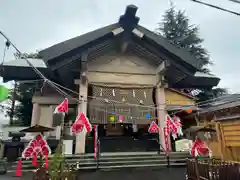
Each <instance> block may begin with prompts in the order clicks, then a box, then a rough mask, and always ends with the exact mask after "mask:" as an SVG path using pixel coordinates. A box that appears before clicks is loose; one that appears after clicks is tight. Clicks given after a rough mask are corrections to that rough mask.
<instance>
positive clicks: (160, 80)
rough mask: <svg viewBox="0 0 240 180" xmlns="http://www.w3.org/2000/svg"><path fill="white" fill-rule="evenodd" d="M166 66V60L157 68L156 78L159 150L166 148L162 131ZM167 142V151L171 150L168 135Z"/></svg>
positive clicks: (164, 111) (165, 110)
mask: <svg viewBox="0 0 240 180" xmlns="http://www.w3.org/2000/svg"><path fill="white" fill-rule="evenodd" d="M166 68H167V62H166V61H163V62H162V63H161V64H160V65H159V66H158V68H157V74H156V77H157V78H156V80H157V86H156V104H157V117H158V125H159V127H160V133H159V143H160V150H166V144H165V136H164V132H163V128H164V127H165V120H166V115H167V107H166V99H165V98H166V97H165V88H166V87H167V82H166V80H165V79H164V72H165V70H166ZM168 143H169V151H171V141H170V137H169V138H168Z"/></svg>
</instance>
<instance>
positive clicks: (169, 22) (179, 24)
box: [156, 4, 228, 101]
mask: <svg viewBox="0 0 240 180" xmlns="http://www.w3.org/2000/svg"><path fill="white" fill-rule="evenodd" d="M156 33H157V34H159V35H161V36H163V37H165V38H166V39H168V40H169V41H170V42H171V43H172V44H174V45H176V46H177V47H179V48H185V49H187V50H188V51H189V52H190V53H191V54H192V55H193V56H195V57H196V58H197V59H200V60H202V61H203V63H202V67H201V71H202V72H205V73H210V70H209V65H212V61H211V60H210V56H209V53H208V51H207V50H206V49H205V48H204V47H203V46H202V43H203V41H204V40H203V39H202V38H200V36H199V27H198V26H196V25H194V24H190V21H189V18H188V17H187V16H186V15H185V11H181V10H176V8H175V7H174V5H173V4H171V7H170V8H169V9H168V10H166V11H165V13H164V15H163V19H162V21H161V22H160V23H158V27H157V29H156ZM227 93H228V91H227V89H224V88H213V89H202V90H201V91H200V93H199V94H198V95H197V97H198V101H205V100H208V99H212V98H215V97H218V96H221V95H223V94H227Z"/></svg>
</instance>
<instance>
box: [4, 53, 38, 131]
mask: <svg viewBox="0 0 240 180" xmlns="http://www.w3.org/2000/svg"><path fill="white" fill-rule="evenodd" d="M14 56H15V58H16V59H23V58H38V53H23V54H21V55H20V54H19V53H15V54H14ZM35 88H36V84H35V83H16V86H15V87H13V88H12V89H11V90H10V94H11V96H10V98H9V100H8V102H7V105H6V106H1V107H0V111H4V112H5V114H6V116H7V117H9V118H10V122H9V123H10V125H13V124H15V125H22V126H30V124H31V118H32V97H33V94H34V92H35Z"/></svg>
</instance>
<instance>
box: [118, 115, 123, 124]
mask: <svg viewBox="0 0 240 180" xmlns="http://www.w3.org/2000/svg"><path fill="white" fill-rule="evenodd" d="M123 121H124V116H122V115H121V116H119V122H120V123H122V122H123Z"/></svg>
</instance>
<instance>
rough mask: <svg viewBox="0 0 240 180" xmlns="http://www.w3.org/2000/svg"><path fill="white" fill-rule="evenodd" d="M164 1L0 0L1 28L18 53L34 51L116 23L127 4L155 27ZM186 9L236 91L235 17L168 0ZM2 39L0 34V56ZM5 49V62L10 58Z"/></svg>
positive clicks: (239, 69) (222, 0)
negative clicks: (19, 51) (133, 6)
mask: <svg viewBox="0 0 240 180" xmlns="http://www.w3.org/2000/svg"><path fill="white" fill-rule="evenodd" d="M202 1H204V2H208V3H212V4H215V5H220V6H221V7H224V8H228V9H231V10H234V11H237V12H240V4H236V3H232V2H230V1H228V0H202ZM169 2H170V1H168V0H150V1H146V0H121V1H110V0H85V1H83V0H50V1H49V0H41V1H39V0H22V1H20V0H0V29H1V30H2V31H3V32H5V34H6V35H7V36H8V37H9V38H10V39H11V40H12V42H13V43H15V44H16V45H17V47H18V48H19V49H20V50H21V51H22V52H35V51H36V50H41V49H44V48H46V47H48V46H51V45H53V44H56V43H58V42H61V41H64V40H67V39H69V38H72V37H75V36H78V35H81V34H83V33H86V32H88V31H91V30H94V29H97V28H99V27H101V26H104V25H108V24H110V23H114V22H116V21H118V18H119V16H120V15H121V14H123V13H124V10H125V7H126V5H129V4H134V5H136V6H138V8H139V9H138V12H137V15H138V16H139V17H140V24H141V25H143V26H145V27H146V28H148V29H150V30H154V29H155V28H156V24H157V22H159V21H161V19H162V15H163V12H164V11H165V10H166V9H168V8H169V6H170V3H169ZM172 2H174V4H175V5H176V8H178V9H181V10H185V11H186V14H187V15H188V16H189V18H190V22H191V23H193V24H197V25H199V27H200V35H201V37H202V38H204V39H205V41H204V44H203V45H204V47H205V48H206V49H207V50H208V51H209V53H210V55H211V58H212V61H213V62H214V65H213V66H212V67H211V68H212V72H213V73H214V74H215V75H217V76H219V77H220V78H221V82H220V84H219V86H220V87H226V88H228V89H229V90H230V91H231V92H240V82H239V81H238V78H239V76H240V60H239V57H240V51H239V50H240V16H236V15H232V14H229V13H226V12H222V11H219V10H215V9H213V8H210V7H206V6H204V5H200V4H197V3H194V2H192V1H190V0H172ZM3 47H4V39H3V38H2V37H0V58H1V59H0V60H2V56H3ZM12 53H13V51H12V50H9V51H8V53H7V56H6V60H11V59H12Z"/></svg>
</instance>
